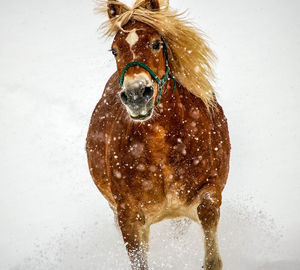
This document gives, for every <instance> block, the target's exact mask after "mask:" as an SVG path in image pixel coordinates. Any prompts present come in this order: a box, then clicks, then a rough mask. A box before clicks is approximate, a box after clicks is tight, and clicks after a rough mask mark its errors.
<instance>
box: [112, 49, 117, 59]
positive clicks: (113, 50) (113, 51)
mask: <svg viewBox="0 0 300 270" xmlns="http://www.w3.org/2000/svg"><path fill="white" fill-rule="evenodd" d="M111 53H112V54H113V55H114V57H117V56H118V52H117V50H116V49H115V48H112V49H111Z"/></svg>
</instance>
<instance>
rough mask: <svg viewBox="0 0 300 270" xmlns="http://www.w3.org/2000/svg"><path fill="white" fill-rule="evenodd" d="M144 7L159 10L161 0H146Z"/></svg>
mask: <svg viewBox="0 0 300 270" xmlns="http://www.w3.org/2000/svg"><path fill="white" fill-rule="evenodd" d="M144 3H145V4H144V7H145V8H147V9H149V10H153V11H155V10H159V8H160V5H159V0H145V2H144Z"/></svg>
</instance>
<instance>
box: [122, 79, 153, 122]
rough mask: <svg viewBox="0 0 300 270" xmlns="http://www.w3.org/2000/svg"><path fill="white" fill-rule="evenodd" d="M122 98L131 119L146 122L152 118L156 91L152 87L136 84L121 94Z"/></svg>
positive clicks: (129, 86)
mask: <svg viewBox="0 0 300 270" xmlns="http://www.w3.org/2000/svg"><path fill="white" fill-rule="evenodd" d="M120 98H121V101H122V103H123V104H124V105H125V106H126V109H127V111H128V113H129V114H130V117H131V119H133V120H135V121H146V120H148V119H149V118H150V117H151V116H152V112H153V107H154V89H153V87H152V86H150V85H147V86H146V85H144V83H142V82H134V83H132V84H130V85H128V86H127V87H126V88H125V89H124V90H123V91H122V92H121V93H120Z"/></svg>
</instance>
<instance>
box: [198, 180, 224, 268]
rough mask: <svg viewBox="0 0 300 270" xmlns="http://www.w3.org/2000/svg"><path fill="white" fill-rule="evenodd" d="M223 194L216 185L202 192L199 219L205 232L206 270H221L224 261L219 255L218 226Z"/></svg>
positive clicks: (205, 188) (207, 187)
mask: <svg viewBox="0 0 300 270" xmlns="http://www.w3.org/2000/svg"><path fill="white" fill-rule="evenodd" d="M221 199H222V198H221V192H220V191H219V190H218V188H217V187H215V186H214V185H210V186H209V185H207V186H206V187H204V189H203V190H202V195H201V200H200V202H201V203H200V205H199V206H198V208H197V211H198V217H199V220H200V222H201V224H202V228H203V231H204V245H205V258H204V269H205V270H221V269H222V260H221V257H220V254H219V248H218V237H217V226H218V222H219V218H220V205H221Z"/></svg>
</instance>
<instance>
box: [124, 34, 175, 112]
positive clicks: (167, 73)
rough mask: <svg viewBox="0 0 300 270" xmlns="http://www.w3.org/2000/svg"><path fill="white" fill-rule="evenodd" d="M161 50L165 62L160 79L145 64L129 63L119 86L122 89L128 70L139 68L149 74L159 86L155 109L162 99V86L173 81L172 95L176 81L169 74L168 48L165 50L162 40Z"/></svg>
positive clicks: (165, 45) (164, 43)
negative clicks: (170, 80) (163, 72)
mask: <svg viewBox="0 0 300 270" xmlns="http://www.w3.org/2000/svg"><path fill="white" fill-rule="evenodd" d="M163 50H164V57H165V61H166V73H165V75H164V76H163V77H162V78H161V79H160V78H159V77H158V76H157V75H156V74H155V72H154V71H153V70H152V69H151V68H150V67H149V66H147V65H146V64H145V63H142V62H139V61H135V62H130V63H129V64H127V65H126V67H125V68H124V70H123V72H122V75H121V78H120V86H121V87H122V86H123V84H124V77H125V73H126V71H127V70H128V69H129V68H131V67H135V66H139V67H142V68H144V69H146V70H147V71H148V72H149V73H150V75H151V77H152V78H153V79H154V80H155V81H156V82H157V84H158V86H159V94H158V99H157V103H156V104H155V107H157V106H158V104H159V103H160V100H161V97H162V90H163V86H164V84H165V82H166V81H167V79H168V78H169V77H170V78H171V79H173V80H174V87H173V93H174V91H175V88H176V80H175V78H174V77H173V76H172V75H171V74H170V68H169V54H168V48H167V44H166V42H165V41H164V40H163Z"/></svg>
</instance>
